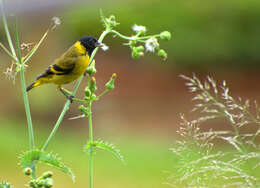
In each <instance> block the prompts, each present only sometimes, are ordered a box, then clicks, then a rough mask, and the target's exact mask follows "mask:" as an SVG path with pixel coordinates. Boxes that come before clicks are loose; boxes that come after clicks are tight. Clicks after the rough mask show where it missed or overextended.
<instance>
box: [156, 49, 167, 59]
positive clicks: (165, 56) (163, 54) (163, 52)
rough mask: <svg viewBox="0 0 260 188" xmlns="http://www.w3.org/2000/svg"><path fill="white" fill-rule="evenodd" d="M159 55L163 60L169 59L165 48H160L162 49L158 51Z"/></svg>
mask: <svg viewBox="0 0 260 188" xmlns="http://www.w3.org/2000/svg"><path fill="white" fill-rule="evenodd" d="M157 55H158V56H159V57H162V58H163V60H166V59H167V53H166V52H165V51H164V50H163V49H160V50H159V51H158V53H157Z"/></svg>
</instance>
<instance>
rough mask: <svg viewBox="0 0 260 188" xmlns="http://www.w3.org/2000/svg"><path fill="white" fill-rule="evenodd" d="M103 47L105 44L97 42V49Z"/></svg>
mask: <svg viewBox="0 0 260 188" xmlns="http://www.w3.org/2000/svg"><path fill="white" fill-rule="evenodd" d="M102 46H104V44H103V43H101V42H98V41H97V42H96V43H95V47H102Z"/></svg>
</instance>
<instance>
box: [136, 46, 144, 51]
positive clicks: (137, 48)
mask: <svg viewBox="0 0 260 188" xmlns="http://www.w3.org/2000/svg"><path fill="white" fill-rule="evenodd" d="M135 48H136V51H137V52H143V51H144V47H143V46H137V47H135Z"/></svg>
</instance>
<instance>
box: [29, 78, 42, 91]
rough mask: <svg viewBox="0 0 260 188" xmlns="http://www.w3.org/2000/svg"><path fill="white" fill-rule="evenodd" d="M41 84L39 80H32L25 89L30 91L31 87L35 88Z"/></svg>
mask: <svg viewBox="0 0 260 188" xmlns="http://www.w3.org/2000/svg"><path fill="white" fill-rule="evenodd" d="M39 85H41V82H40V81H39V80H36V81H34V82H33V83H31V84H30V85H28V86H27V88H26V91H27V92H28V91H30V90H31V89H32V88H35V87H37V86H39Z"/></svg>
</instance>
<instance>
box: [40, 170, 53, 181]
mask: <svg viewBox="0 0 260 188" xmlns="http://www.w3.org/2000/svg"><path fill="white" fill-rule="evenodd" d="M52 176H53V172H51V171H47V172H44V173H43V174H42V178H43V179H46V178H50V177H52Z"/></svg>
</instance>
